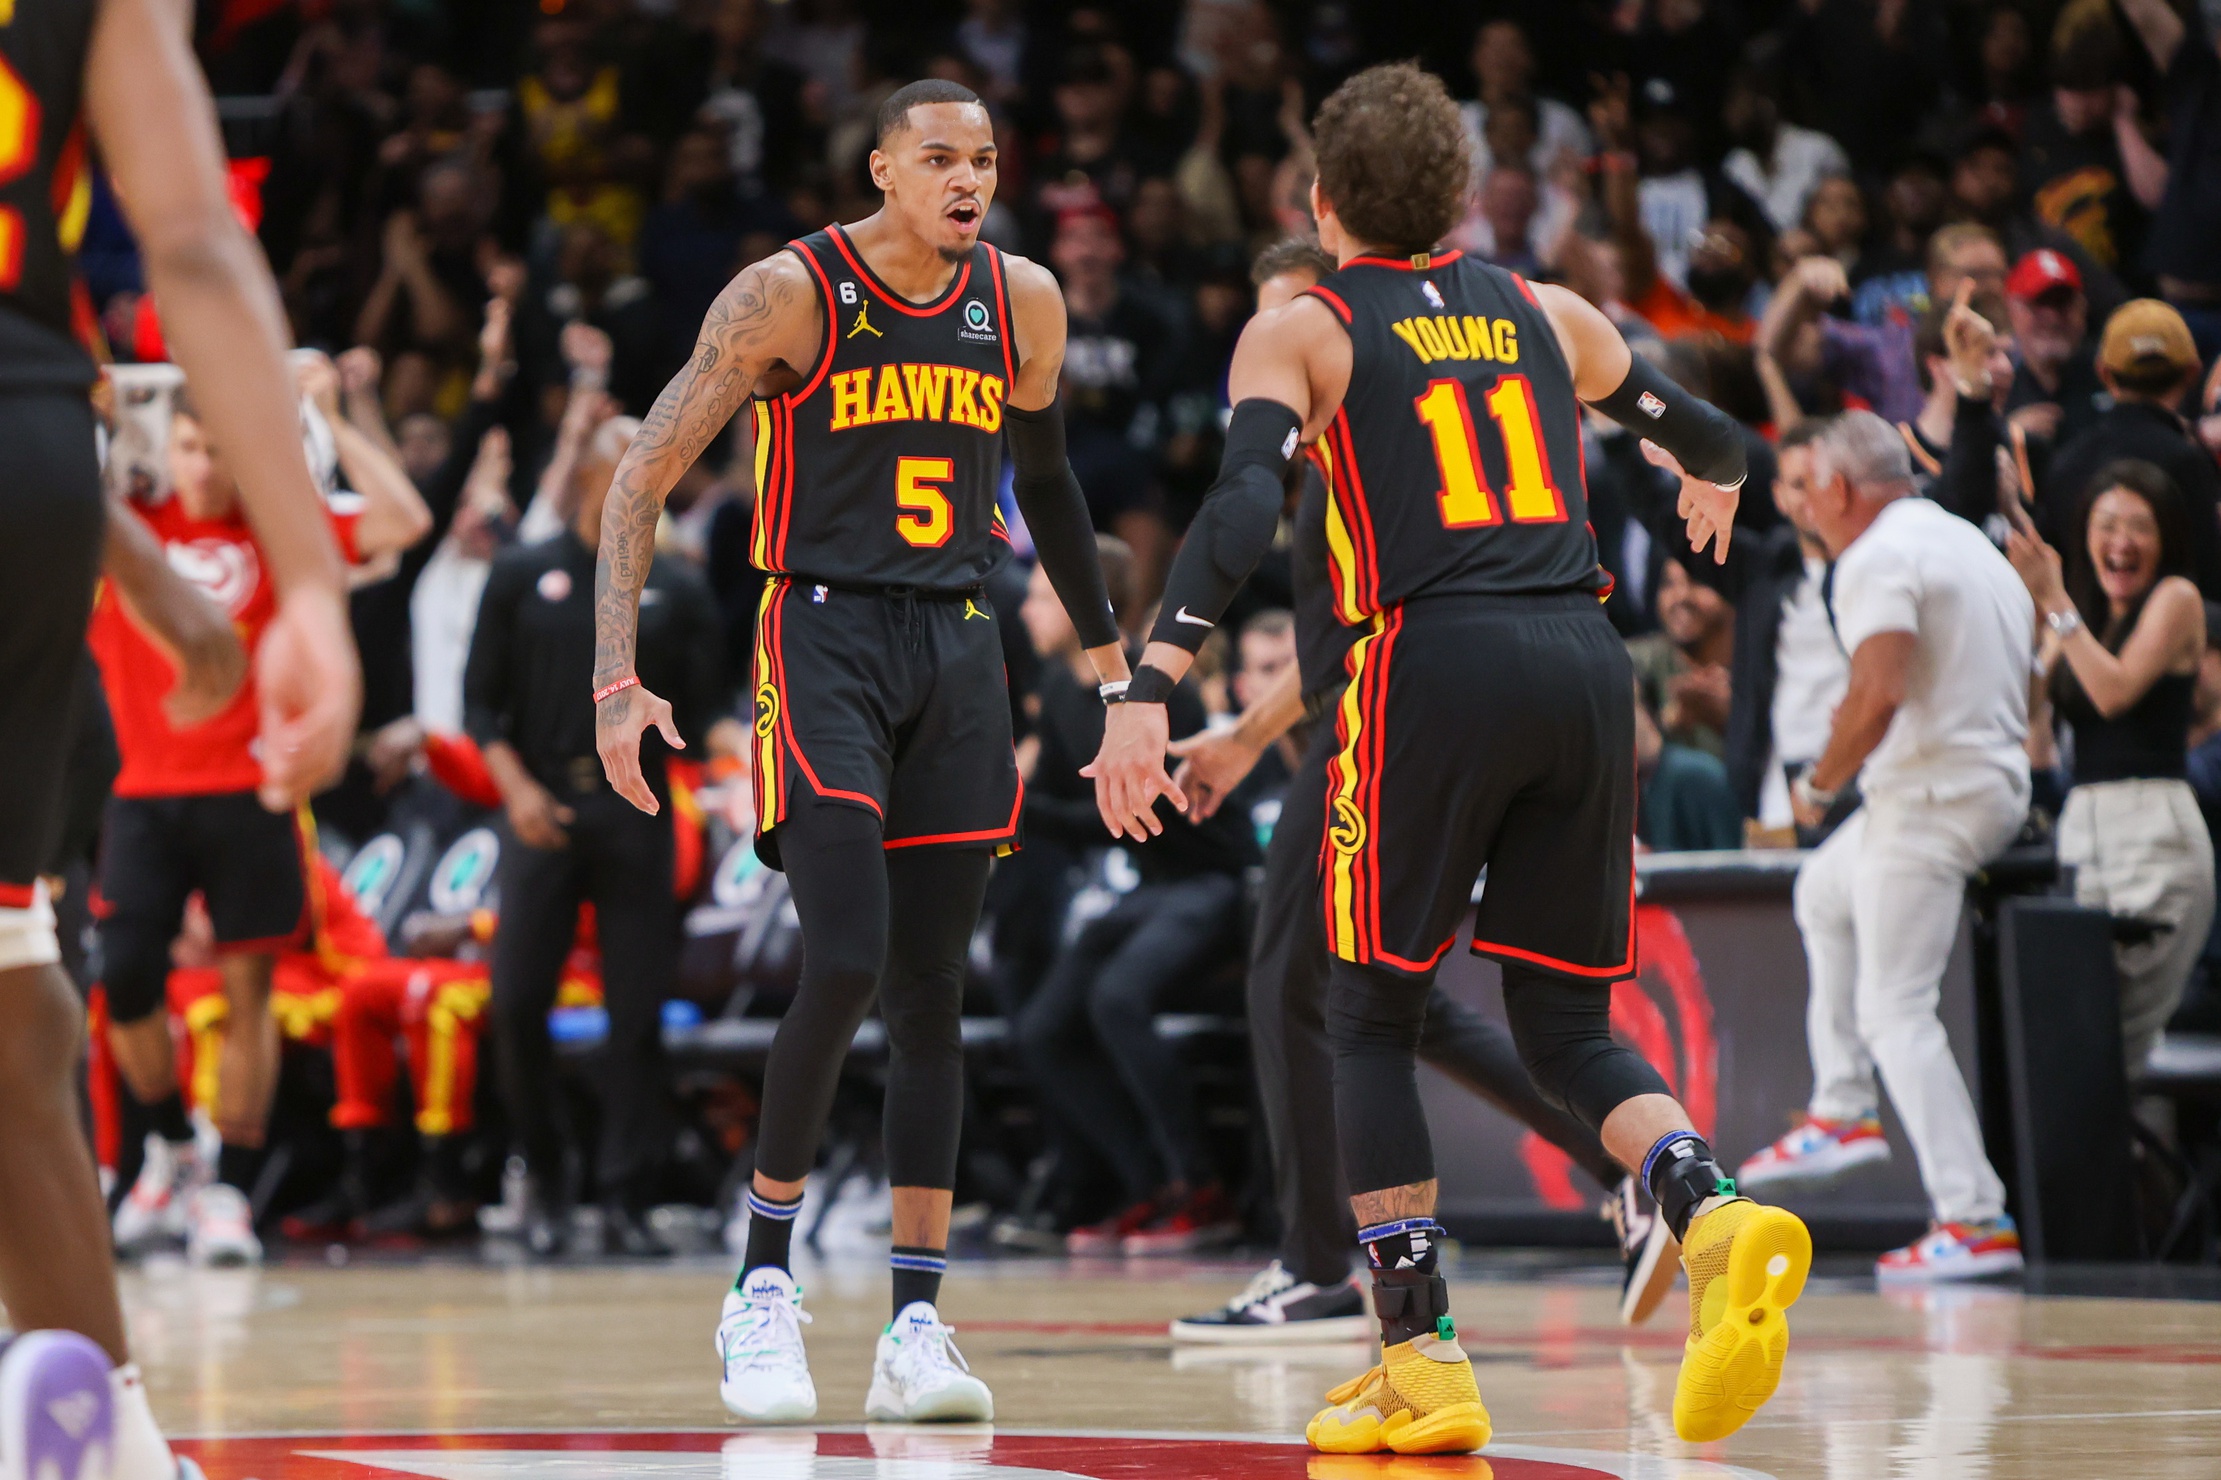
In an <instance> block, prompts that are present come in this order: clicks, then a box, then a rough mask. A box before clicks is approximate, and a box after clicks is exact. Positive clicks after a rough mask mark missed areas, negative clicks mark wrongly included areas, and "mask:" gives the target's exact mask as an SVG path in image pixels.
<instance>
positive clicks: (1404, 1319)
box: [1357, 1218, 1457, 1347]
mask: <svg viewBox="0 0 2221 1480" xmlns="http://www.w3.org/2000/svg"><path fill="white" fill-rule="evenodd" d="M1441 1236H1442V1229H1441V1227H1440V1226H1439V1225H1438V1224H1436V1222H1435V1221H1434V1220H1433V1219H1432V1218H1399V1219H1397V1220H1396V1221H1395V1222H1393V1223H1376V1224H1373V1225H1372V1226H1371V1227H1369V1228H1360V1229H1359V1230H1358V1231H1357V1240H1358V1242H1359V1243H1361V1244H1363V1245H1364V1246H1365V1257H1366V1262H1367V1263H1369V1264H1370V1265H1371V1266H1372V1270H1373V1313H1374V1314H1375V1315H1377V1316H1378V1317H1379V1318H1380V1344H1381V1345H1382V1346H1383V1347H1391V1346H1395V1345H1398V1344H1399V1343H1402V1342H1406V1341H1410V1340H1411V1339H1412V1338H1413V1337H1417V1336H1441V1337H1444V1338H1448V1337H1452V1336H1455V1335H1456V1334H1457V1331H1456V1328H1455V1327H1453V1326H1451V1325H1450V1292H1449V1286H1448V1284H1447V1283H1445V1282H1444V1280H1443V1278H1442V1276H1441V1274H1440V1273H1439V1271H1438V1269H1437V1265H1438V1264H1439V1263H1440V1260H1441V1251H1440V1248H1439V1245H1440V1241H1441Z"/></svg>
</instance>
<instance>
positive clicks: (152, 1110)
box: [142, 1089, 193, 1146]
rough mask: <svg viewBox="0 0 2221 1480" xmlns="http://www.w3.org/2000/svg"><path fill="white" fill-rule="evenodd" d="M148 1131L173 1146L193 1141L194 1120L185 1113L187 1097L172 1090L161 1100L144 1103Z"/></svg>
mask: <svg viewBox="0 0 2221 1480" xmlns="http://www.w3.org/2000/svg"><path fill="white" fill-rule="evenodd" d="M142 1108H143V1109H144V1110H145V1111H146V1113H147V1129H148V1130H150V1131H153V1132H154V1133H155V1134H156V1135H158V1136H160V1137H161V1138H162V1139H163V1140H165V1141H168V1142H169V1143H170V1144H171V1145H173V1146H174V1145H176V1144H177V1143H179V1142H181V1141H190V1140H192V1139H193V1122H192V1118H191V1117H190V1116H188V1115H187V1114H186V1113H185V1096H183V1095H181V1094H179V1093H178V1092H177V1091H176V1090H174V1089H173V1090H171V1091H170V1092H169V1093H168V1094H166V1095H164V1096H163V1097H162V1098H161V1099H159V1100H154V1101H151V1102H142Z"/></svg>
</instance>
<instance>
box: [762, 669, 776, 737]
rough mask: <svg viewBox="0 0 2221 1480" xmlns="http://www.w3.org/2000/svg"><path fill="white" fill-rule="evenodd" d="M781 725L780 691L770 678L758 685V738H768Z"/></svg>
mask: <svg viewBox="0 0 2221 1480" xmlns="http://www.w3.org/2000/svg"><path fill="white" fill-rule="evenodd" d="M778 727H779V691H778V689H777V688H775V687H773V685H772V683H771V681H770V680H769V679H766V680H764V681H763V682H762V683H760V684H758V685H756V738H757V739H758V740H768V739H770V738H771V732H772V731H773V730H775V729H777V728H778Z"/></svg>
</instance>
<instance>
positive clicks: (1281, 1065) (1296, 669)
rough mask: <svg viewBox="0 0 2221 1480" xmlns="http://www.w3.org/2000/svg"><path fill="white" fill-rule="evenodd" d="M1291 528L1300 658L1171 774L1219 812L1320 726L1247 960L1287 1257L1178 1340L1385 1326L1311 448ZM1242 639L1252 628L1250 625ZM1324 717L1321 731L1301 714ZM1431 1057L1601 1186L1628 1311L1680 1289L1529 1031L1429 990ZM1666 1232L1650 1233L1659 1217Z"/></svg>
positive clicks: (1313, 252)
mask: <svg viewBox="0 0 2221 1480" xmlns="http://www.w3.org/2000/svg"><path fill="white" fill-rule="evenodd" d="M1334 270H1335V263H1334V259H1333V258H1331V257H1329V256H1327V255H1326V254H1325V253H1324V252H1322V251H1320V250H1319V248H1318V247H1316V246H1314V245H1312V244H1311V243H1310V242H1308V241H1302V240H1297V239H1291V240H1288V241H1284V242H1281V243H1279V244H1277V245H1275V246H1273V247H1270V248H1268V249H1267V250H1266V251H1265V252H1264V253H1263V254H1261V255H1260V256H1259V257H1258V259H1257V262H1256V265H1255V267H1254V268H1253V269H1252V271H1251V276H1252V277H1254V278H1255V279H1256V281H1257V308H1258V311H1259V312H1267V311H1270V310H1272V309H1276V308H1279V307H1281V306H1282V305H1284V304H1286V303H1288V302H1290V301H1291V300H1293V299H1294V298H1296V297H1297V296H1299V295H1300V294H1302V293H1304V292H1306V291H1308V290H1309V289H1311V288H1312V287H1314V286H1316V285H1317V284H1318V283H1319V282H1320V281H1322V280H1323V279H1325V278H1327V277H1330V276H1332V275H1333V273H1334ZM1295 472H1296V476H1297V478H1298V479H1299V480H1300V482H1299V485H1298V490H1297V493H1296V506H1295V528H1294V533H1293V539H1292V548H1291V552H1290V553H1291V556H1292V567H1293V568H1292V571H1291V574H1292V577H1293V582H1294V586H1295V634H1294V635H1295V647H1296V661H1295V662H1293V663H1291V664H1289V665H1287V667H1286V668H1285V669H1284V670H1283V671H1282V672H1281V673H1280V674H1279V675H1277V676H1276V677H1275V678H1274V679H1273V680H1272V681H1271V682H1270V684H1269V685H1268V686H1266V687H1265V689H1264V690H1263V691H1262V692H1261V693H1259V694H1257V695H1255V696H1254V697H1253V698H1252V699H1251V701H1250V703H1249V704H1248V705H1247V706H1246V707H1245V709H1244V710H1243V712H1242V717H1241V719H1240V720H1239V721H1238V722H1236V723H1235V724H1233V725H1230V726H1226V727H1223V728H1214V729H1210V730H1206V731H1204V732H1202V733H1200V734H1197V735H1193V736H1190V737H1188V738H1187V739H1185V740H1178V741H1175V742H1173V745H1172V747H1171V748H1172V750H1173V753H1175V754H1177V755H1178V756H1179V757H1180V758H1181V766H1180V771H1179V774H1178V775H1177V776H1175V777H1174V781H1175V782H1176V784H1177V785H1178V786H1179V787H1180V789H1181V790H1182V791H1184V792H1185V793H1186V794H1187V798H1188V812H1189V816H1190V817H1208V816H1210V815H1211V814H1212V813H1213V812H1215V811H1217V810H1218V808H1219V807H1220V806H1221V805H1222V804H1223V803H1224V801H1225V799H1226V798H1227V796H1228V795H1229V794H1230V793H1231V792H1232V791H1233V790H1234V788H1235V787H1236V786H1238V785H1240V784H1241V782H1242V780H1243V778H1244V777H1246V776H1247V775H1248V774H1249V772H1250V770H1251V768H1252V767H1254V766H1255V765H1256V764H1257V762H1258V760H1259V759H1260V758H1261V757H1262V756H1263V755H1264V753H1265V751H1266V750H1267V749H1268V748H1270V747H1271V746H1272V745H1273V743H1274V742H1275V741H1277V740H1279V739H1280V737H1281V736H1282V735H1283V734H1286V733H1289V732H1290V731H1291V730H1293V731H1295V732H1296V733H1297V734H1298V735H1303V734H1305V733H1308V737H1309V738H1308V743H1305V744H1304V745H1303V747H1302V751H1301V754H1302V759H1301V760H1300V761H1298V762H1297V764H1296V768H1295V775H1294V777H1293V779H1292V780H1290V781H1289V783H1288V788H1287V792H1286V796H1285V800H1284V802H1283V806H1282V810H1281V813H1280V820H1279V822H1278V823H1277V824H1276V825H1275V826H1274V828H1273V836H1272V841H1271V843H1270V845H1268V847H1267V848H1266V850H1265V884H1264V891H1263V897H1262V898H1261V900H1260V901H1259V904H1258V918H1257V928H1256V930H1255V932H1254V936H1253V942H1252V945H1251V950H1250V962H1249V1025H1250V1034H1251V1056H1252V1058H1253V1059H1254V1060H1255V1062H1256V1065H1257V1094H1258V1099H1259V1101H1260V1102H1261V1103H1262V1105H1263V1107H1264V1111H1265V1129H1266V1134H1267V1138H1268V1139H1269V1141H1270V1142H1271V1146H1272V1171H1273V1185H1274V1190H1275V1191H1276V1192H1277V1193H1278V1195H1279V1200H1280V1257H1279V1258H1278V1259H1276V1260H1274V1261H1273V1263H1272V1264H1271V1265H1270V1266H1269V1267H1268V1268H1266V1269H1265V1270H1264V1271H1263V1272H1262V1273H1261V1274H1259V1275H1258V1276H1257V1278H1256V1279H1254V1280H1252V1281H1251V1282H1250V1284H1249V1286H1248V1288H1246V1289H1244V1290H1243V1291H1242V1292H1241V1293H1240V1294H1239V1295H1237V1296H1235V1297H1234V1299H1232V1300H1231V1301H1229V1302H1227V1304H1226V1305H1225V1306H1224V1307H1223V1308H1221V1309H1219V1310H1215V1311H1210V1312H1207V1313H1205V1314H1202V1315H1197V1316H1191V1317H1188V1318H1187V1319H1185V1320H1179V1321H1174V1322H1173V1323H1172V1335H1173V1339H1174V1340H1177V1341H1193V1342H1202V1343H1208V1344H1212V1345H1250V1344H1258V1343H1279V1342H1307V1341H1330V1340H1346V1339H1349V1338H1353V1337H1358V1336H1362V1335H1364V1334H1365V1333H1366V1332H1367V1331H1369V1330H1370V1329H1371V1326H1370V1322H1369V1319H1368V1317H1367V1314H1366V1310H1365V1295H1364V1292H1363V1291H1362V1290H1360V1289H1359V1288H1358V1287H1357V1284H1356V1282H1355V1281H1353V1280H1351V1279H1350V1278H1349V1225H1348V1211H1347V1208H1346V1206H1345V1205H1344V1203H1343V1200H1342V1194H1341V1190H1340V1182H1341V1178H1340V1176H1339V1175H1338V1171H1339V1168H1338V1165H1337V1158H1336V1153H1335V1138H1334V1104H1333V1100H1332V1097H1330V1096H1325V1095H1320V1094H1318V1093H1316V1092H1315V1090H1316V1087H1317V1086H1318V1085H1320V1084H1323V1083H1326V1082H1328V1081H1329V1080H1330V1078H1331V1076H1332V1074H1333V1057H1332V1054H1333V1050H1332V1048H1331V1046H1330V1045H1329V1043H1328V1041H1327V1033H1326V984H1327V962H1328V961H1329V960H1330V959H1331V958H1330V956H1329V954H1328V952H1327V948H1326V931H1325V928H1324V922H1323V921H1322V920H1321V919H1320V914H1319V888H1320V875H1319V835H1320V833H1321V832H1322V831H1323V830H1324V828H1325V825H1326V824H1325V819H1324V816H1323V814H1322V812H1321V808H1322V807H1323V806H1324V805H1325V797H1326V771H1327V764H1328V762H1329V761H1330V760H1331V759H1332V758H1333V756H1334V754H1335V752H1336V751H1337V750H1338V749H1339V748H1340V747H1339V746H1338V744H1337V743H1336V739H1335V734H1334V727H1333V726H1332V725H1330V724H1325V723H1321V722H1319V721H1321V720H1323V719H1324V717H1325V716H1327V715H1330V714H1332V713H1333V712H1334V710H1335V708H1336V707H1337V703H1338V701H1339V700H1340V698H1341V694H1342V690H1343V688H1344V687H1345V686H1346V685H1347V683H1348V678H1347V674H1346V671H1345V668H1344V660H1345V659H1346V658H1347V657H1348V655H1349V650H1350V646H1351V644H1352V643H1353V642H1355V641H1356V639H1357V636H1358V629H1357V628H1354V627H1347V626H1344V625H1343V624H1342V623H1341V622H1339V621H1337V620H1336V619H1335V610H1334V586H1333V580H1332V576H1331V574H1330V571H1329V564H1330V562H1329V557H1328V553H1327V544H1326V525H1325V509H1326V484H1325V483H1324V481H1323V480H1322V479H1321V478H1320V476H1319V470H1318V468H1317V467H1316V466H1315V465H1314V464H1313V463H1311V462H1310V461H1309V460H1308V459H1307V460H1305V461H1304V463H1303V464H1302V465H1301V466H1300V468H1298V469H1296V470H1295ZM1242 643H1243V647H1244V648H1245V650H1246V649H1247V647H1248V646H1249V643H1250V636H1249V633H1248V632H1247V631H1245V632H1244V633H1243V636H1242ZM1307 716H1308V717H1311V723H1310V724H1309V725H1308V727H1307V730H1305V729H1298V728H1297V727H1298V726H1300V725H1303V724H1304V722H1305V720H1306V717H1307ZM1418 1054H1419V1057H1420V1058H1421V1059H1423V1060H1425V1061H1426V1062H1427V1063H1429V1064H1432V1065H1433V1066H1434V1067H1435V1068H1436V1069H1438V1070H1440V1071H1442V1072H1443V1073H1445V1074H1447V1075H1449V1076H1450V1077H1451V1078H1452V1079H1454V1080H1456V1081H1457V1082H1458V1083H1459V1084H1461V1085H1463V1086H1465V1087H1466V1088H1468V1089H1470V1090H1472V1091H1473V1092H1474V1093H1475V1094H1477V1095H1479V1096H1480V1097H1481V1098H1483V1099H1485V1100H1487V1101H1488V1102H1489V1103H1490V1104H1492V1105H1494V1106H1496V1107H1497V1108H1498V1109H1500V1110H1502V1111H1503V1112H1504V1113H1505V1114H1507V1115H1510V1116H1512V1117H1514V1118H1515V1119H1518V1120H1520V1121H1522V1122H1524V1123H1525V1124H1526V1125H1528V1126H1529V1127H1531V1128H1532V1129H1533V1130H1534V1131H1535V1133H1536V1134H1537V1135H1539V1136H1541V1137H1542V1138H1543V1139H1544V1140H1546V1141H1548V1142H1550V1143H1551V1144H1552V1145H1554V1146H1556V1147H1557V1148H1558V1149H1559V1150H1561V1151H1563V1152H1564V1153H1565V1154H1566V1155H1567V1156H1568V1157H1569V1158H1571V1159H1572V1160H1573V1162H1574V1163H1575V1164H1577V1165H1578V1166H1579V1167H1580V1168H1581V1169H1582V1170H1583V1171H1585V1172H1587V1173H1588V1174H1589V1175H1590V1176H1591V1177H1592V1178H1594V1179H1595V1180H1596V1181H1597V1183H1598V1184H1599V1185H1600V1186H1603V1187H1605V1188H1608V1189H1611V1201H1610V1203H1609V1207H1610V1209H1611V1216H1612V1218H1613V1221H1614V1223H1615V1225H1616V1227H1617V1229H1618V1232H1619V1235H1620V1252H1621V1255H1622V1257H1623V1258H1624V1259H1625V1261H1626V1264H1627V1278H1626V1280H1625V1282H1624V1285H1623V1288H1622V1291H1621V1299H1620V1318H1621V1319H1622V1320H1623V1321H1627V1322H1630V1323H1632V1322H1635V1321H1640V1320H1645V1319H1647V1318H1648V1317H1649V1316H1650V1314H1651V1312H1652V1311H1654V1310H1655V1309H1657V1307H1658V1304H1659V1302H1660V1301H1662V1300H1664V1299H1665V1297H1666V1295H1667V1293H1668V1292H1669V1291H1670V1290H1671V1289H1672V1288H1673V1279H1674V1273H1675V1270H1676V1269H1677V1268H1678V1267H1679V1265H1678V1258H1677V1256H1678V1254H1679V1252H1680V1251H1679V1249H1678V1248H1676V1247H1675V1245H1674V1244H1673V1241H1672V1237H1671V1235H1670V1234H1666V1233H1664V1232H1663V1230H1664V1228H1665V1224H1664V1223H1663V1221H1661V1220H1660V1219H1658V1218H1657V1217H1655V1216H1654V1215H1653V1213H1652V1212H1651V1211H1650V1210H1649V1208H1648V1207H1647V1205H1646V1200H1645V1199H1642V1198H1640V1197H1638V1196H1637V1195H1636V1183H1635V1179H1634V1178H1633V1177H1632V1176H1630V1175H1628V1174H1627V1173H1625V1172H1623V1171H1621V1170H1620V1168H1619V1166H1618V1164H1617V1163H1615V1162H1614V1161H1613V1160H1612V1159H1611V1157H1610V1156H1609V1155H1608V1154H1606V1152H1605V1150H1604V1147H1603V1145H1602V1144H1601V1143H1600V1142H1598V1140H1597V1138H1596V1133H1595V1132H1594V1131H1592V1130H1590V1129H1589V1128H1588V1127H1587V1126H1584V1125H1582V1124H1580V1123H1579V1122H1578V1121H1576V1120H1574V1119H1573V1117H1572V1116H1570V1115H1568V1114H1566V1112H1565V1111H1563V1110H1561V1109H1559V1108H1558V1107H1557V1106H1555V1105H1552V1104H1550V1103H1549V1102H1548V1101H1546V1100H1544V1099H1543V1098H1542V1097H1541V1095H1539V1094H1538V1093H1537V1092H1536V1090H1535V1086H1534V1081H1533V1080H1532V1079H1531V1078H1529V1077H1528V1074H1527V1069H1526V1066H1525V1065H1523V1064H1522V1063H1520V1061H1519V1052H1518V1048H1517V1046H1516V1045H1514V1044H1513V1043H1512V1041H1511V1040H1510V1038H1509V1037H1508V1036H1507V1035H1506V1034H1505V1032H1504V1030H1503V1029H1502V1028H1500V1027H1498V1026H1497V1025H1496V1024H1494V1023H1493V1022H1490V1021H1489V1020H1488V1019H1487V1018H1485V1017H1483V1016H1481V1014H1480V1013H1478V1012H1476V1011H1474V1010H1473V1009H1472V1008H1470V1007H1467V1006H1466V1005H1465V1004H1463V1003H1461V1002H1458V1001H1456V1000H1454V999H1453V998H1451V997H1450V995H1449V994H1448V993H1447V992H1444V991H1442V990H1441V989H1440V988H1439V987H1438V988H1436V989H1435V990H1434V991H1433V992H1432V993H1431V994H1430V995H1429V997H1428V1000H1427V1012H1426V1020H1425V1025H1424V1026H1423V1027H1422V1028H1421V1030H1420V1034H1419V1043H1418ZM1654 1230H1656V1231H1659V1236H1658V1237H1655V1238H1654V1237H1652V1233H1653V1231H1654Z"/></svg>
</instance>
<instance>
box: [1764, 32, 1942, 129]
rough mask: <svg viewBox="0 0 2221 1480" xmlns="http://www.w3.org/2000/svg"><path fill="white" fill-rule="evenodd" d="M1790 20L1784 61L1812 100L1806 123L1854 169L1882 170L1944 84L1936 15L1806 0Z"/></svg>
mask: <svg viewBox="0 0 2221 1480" xmlns="http://www.w3.org/2000/svg"><path fill="white" fill-rule="evenodd" d="M1788 17H1789V22H1788V27H1787V35H1786V37H1785V42H1786V45H1785V47H1784V51H1783V56H1782V66H1783V70H1784V71H1785V72H1786V73H1787V75H1789V76H1791V77H1794V78H1796V79H1797V80H1798V82H1799V84H1800V86H1801V87H1802V88H1803V89H1804V90H1805V92H1806V94H1807V96H1808V98H1809V99H1810V117H1809V119H1808V121H1809V122H1810V123H1811V124H1812V125H1813V126H1814V127H1815V128H1818V129H1821V130H1823V131H1824V132H1825V133H1827V134H1828V135H1829V137H1831V138H1833V139H1834V140H1836V142H1837V143H1839V144H1841V145H1842V146H1843V149H1844V152H1845V153H1846V154H1848V155H1849V156H1850V158H1851V162H1852V163H1853V164H1854V165H1856V166H1857V167H1858V168H1859V169H1861V170H1879V169H1882V168H1885V167H1887V166H1888V165H1889V164H1890V163H1891V162H1892V161H1893V160H1895V159H1896V158H1897V157H1898V156H1899V155H1900V154H1901V153H1902V152H1903V150H1904V148H1905V146H1906V145H1907V144H1909V143H1910V142H1911V141H1912V137H1913V134H1914V131H1915V130H1916V129H1917V128H1918V127H1919V125H1920V122H1921V119H1922V118H1923V117H1924V116H1925V115H1926V114H1927V113H1928V111H1929V109H1930V108H1931V107H1932V106H1933V105H1934V103H1935V102H1936V98H1937V95H1938V93H1939V91H1940V89H1941V83H1942V77H1941V68H1942V61H1943V58H1944V57H1945V56H1946V55H1947V54H1948V46H1947V44H1946V40H1945V36H1944V31H1943V17H1942V15H1941V13H1940V12H1938V11H1937V10H1935V9H1933V8H1931V7H1929V6H1924V5H1913V4H1908V3H1904V0H1882V3H1879V4H1876V3H1872V0H1804V3H1802V4H1799V5H1797V6H1796V7H1794V8H1793V9H1791V10H1790V11H1789V12H1788Z"/></svg>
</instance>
